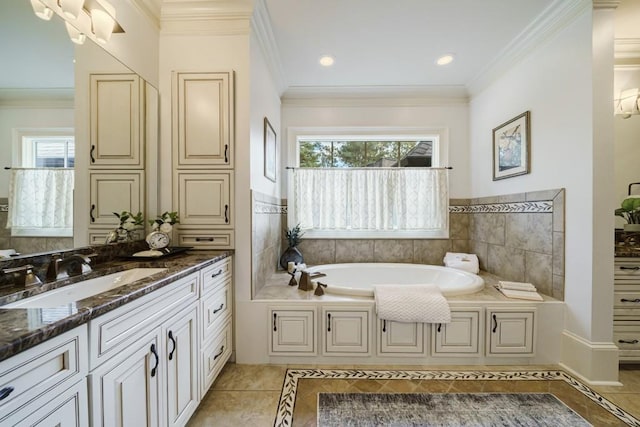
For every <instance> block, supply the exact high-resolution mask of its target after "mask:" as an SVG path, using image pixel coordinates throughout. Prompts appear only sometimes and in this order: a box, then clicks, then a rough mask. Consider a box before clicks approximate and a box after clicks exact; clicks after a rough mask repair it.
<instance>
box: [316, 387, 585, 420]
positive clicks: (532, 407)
mask: <svg viewBox="0 0 640 427" xmlns="http://www.w3.org/2000/svg"><path fill="white" fill-rule="evenodd" d="M347 426H348V427H375V426H409V427H411V426H439V427H459V426H487V427H491V426H504V427H590V426H591V424H590V423H589V422H587V421H586V420H585V419H584V418H582V417H581V416H580V415H578V414H576V413H575V412H574V411H573V410H572V409H571V408H569V407H568V406H567V405H565V404H564V403H562V402H561V401H560V400H558V398H557V397H555V396H554V395H552V394H549V393H384V394H380V393H319V394H318V427H347Z"/></svg>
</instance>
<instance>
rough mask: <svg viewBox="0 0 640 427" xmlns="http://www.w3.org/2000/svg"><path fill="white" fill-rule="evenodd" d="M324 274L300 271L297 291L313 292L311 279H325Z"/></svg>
mask: <svg viewBox="0 0 640 427" xmlns="http://www.w3.org/2000/svg"><path fill="white" fill-rule="evenodd" d="M325 276H326V274H324V273H320V272H312V273H310V272H308V271H307V270H303V271H302V275H301V276H300V284H299V285H298V289H299V290H301V291H312V290H313V282H312V280H313V279H319V278H320V277H325Z"/></svg>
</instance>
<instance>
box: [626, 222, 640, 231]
mask: <svg viewBox="0 0 640 427" xmlns="http://www.w3.org/2000/svg"><path fill="white" fill-rule="evenodd" d="M624 231H640V224H625V225H624Z"/></svg>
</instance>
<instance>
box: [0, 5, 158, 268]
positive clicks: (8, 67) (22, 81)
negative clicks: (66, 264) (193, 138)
mask: <svg viewBox="0 0 640 427" xmlns="http://www.w3.org/2000/svg"><path fill="white" fill-rule="evenodd" d="M0 55H2V58H3V61H2V67H0V255H3V254H6V252H2V251H6V250H15V251H16V252H18V253H20V254H21V255H22V256H25V255H31V254H34V253H44V252H51V251H58V250H63V249H71V248H73V247H74V246H78V242H80V244H81V245H82V244H84V245H86V244H88V242H87V241H84V242H83V241H82V240H83V239H80V240H78V238H77V236H76V239H75V243H74V236H73V235H72V233H73V231H72V230H70V231H69V233H68V234H67V235H66V236H65V235H57V236H50V235H48V234H47V232H43V233H42V234H41V235H35V236H34V235H33V234H34V232H33V230H27V231H26V234H25V233H23V235H17V233H18V232H19V231H18V232H17V231H16V230H11V229H7V228H6V224H7V216H8V212H7V210H8V197H9V181H10V177H11V174H12V173H16V171H17V170H18V169H20V168H27V167H49V166H52V165H55V166H59V165H60V162H62V164H63V167H68V168H73V169H74V171H73V172H74V174H75V175H76V188H75V191H74V193H75V194H72V195H71V196H72V197H73V203H74V204H76V205H78V204H81V205H82V206H84V205H87V206H88V203H89V201H88V200H87V197H86V195H85V194H84V193H85V192H84V191H78V187H80V188H81V190H82V186H83V185H85V184H84V183H79V182H78V181H77V179H78V175H80V176H82V175H83V174H82V173H79V172H82V171H85V170H86V169H87V167H88V160H86V159H82V158H81V156H84V155H85V153H88V148H86V147H85V146H84V145H86V146H88V144H89V141H88V138H87V137H86V134H87V133H86V132H81V133H80V134H78V132H77V131H78V130H79V129H88V128H89V123H88V121H89V114H88V113H87V112H86V110H85V109H84V108H78V109H76V108H75V107H76V106H77V105H87V104H88V87H87V86H85V85H84V83H83V82H84V81H86V80H88V78H85V77H82V76H79V75H78V74H79V73H77V72H76V71H75V70H80V72H105V73H118V72H119V73H133V71H131V70H130V69H129V68H127V67H126V66H125V65H123V64H122V63H121V62H120V61H118V60H117V59H115V58H114V57H112V56H111V55H110V54H109V53H107V52H106V51H105V50H104V49H102V47H99V46H97V45H95V44H93V42H91V41H90V40H89V39H87V40H86V42H85V44H84V45H81V46H78V45H75V44H73V43H72V42H71V40H70V39H69V36H68V34H67V31H66V29H65V25H64V23H63V22H62V20H61V19H60V18H59V17H58V16H55V15H54V16H53V17H52V18H51V20H50V21H44V20H41V19H39V18H38V17H36V16H35V14H34V13H33V10H32V8H31V4H30V2H29V1H28V0H2V1H1V2H0ZM145 84H146V83H145ZM146 86H147V87H148V88H149V90H148V92H149V93H150V94H151V95H147V99H148V98H149V96H155V97H156V98H157V91H156V90H155V89H154V88H151V87H150V86H149V85H148V84H146ZM151 116H153V115H151ZM156 127H157V124H156ZM71 137H75V140H74V139H73V138H71ZM38 139H41V140H38ZM149 143H150V141H147V144H149ZM155 143H156V144H157V140H156V141H155ZM76 153H77V157H78V158H77V161H76V158H75V156H76ZM6 167H11V168H13V169H12V170H9V169H5V168H6ZM17 206H19V205H17ZM74 210H75V212H78V209H77V208H76V209H74ZM77 216H78V215H76V218H74V222H77V220H78V218H77ZM12 231H13V232H12ZM76 231H77V230H76ZM35 234H37V232H36V233H35ZM76 234H77V233H76Z"/></svg>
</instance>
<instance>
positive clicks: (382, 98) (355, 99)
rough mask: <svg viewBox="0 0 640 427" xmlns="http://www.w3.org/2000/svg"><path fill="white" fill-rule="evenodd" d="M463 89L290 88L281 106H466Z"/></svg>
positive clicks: (465, 95) (466, 95)
mask: <svg viewBox="0 0 640 427" xmlns="http://www.w3.org/2000/svg"><path fill="white" fill-rule="evenodd" d="M468 102H469V97H468V94H467V90H466V89H465V87H464V86H293V87H290V88H288V89H287V90H286V91H285V92H284V94H283V96H282V105H283V106H309V107H332V106H334V107H335V106H344V107H375V106H381V107H390V106H404V107H414V106H415V107H417V106H436V105H456V104H457V105H460V104H464V105H466V104H468Z"/></svg>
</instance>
